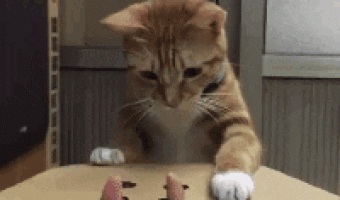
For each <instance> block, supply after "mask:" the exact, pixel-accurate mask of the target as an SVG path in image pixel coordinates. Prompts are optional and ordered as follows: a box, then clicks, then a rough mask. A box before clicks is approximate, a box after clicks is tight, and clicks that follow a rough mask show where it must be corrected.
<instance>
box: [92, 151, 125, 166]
mask: <svg viewBox="0 0 340 200" xmlns="http://www.w3.org/2000/svg"><path fill="white" fill-rule="evenodd" d="M90 161H91V163H95V164H103V165H112V164H114V165H119V164H122V163H124V162H125V156H124V154H123V152H122V151H120V150H119V149H110V148H103V147H100V148H95V149H94V150H93V151H92V153H91V156H90Z"/></svg>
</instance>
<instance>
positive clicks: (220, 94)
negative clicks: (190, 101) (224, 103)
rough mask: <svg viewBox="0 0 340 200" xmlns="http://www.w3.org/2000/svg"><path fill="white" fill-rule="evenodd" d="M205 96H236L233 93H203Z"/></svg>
mask: <svg viewBox="0 0 340 200" xmlns="http://www.w3.org/2000/svg"><path fill="white" fill-rule="evenodd" d="M203 95H207V96H208V95H210V96H228V95H234V94H232V93H203Z"/></svg>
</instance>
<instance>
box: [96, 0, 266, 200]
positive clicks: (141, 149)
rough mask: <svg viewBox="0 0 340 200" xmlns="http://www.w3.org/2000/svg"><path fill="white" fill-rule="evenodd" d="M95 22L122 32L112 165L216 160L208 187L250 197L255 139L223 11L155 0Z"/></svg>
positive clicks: (196, 2)
mask: <svg viewBox="0 0 340 200" xmlns="http://www.w3.org/2000/svg"><path fill="white" fill-rule="evenodd" d="M101 22H102V23H104V24H106V25H107V26H108V27H110V28H111V29H112V30H114V31H116V32H119V33H121V34H122V35H123V37H124V42H123V44H124V50H125V59H126V61H127V63H128V90H127V97H128V102H129V103H128V104H126V105H125V106H124V107H123V108H122V109H121V111H120V114H121V115H120V116H121V118H120V122H121V130H120V133H119V134H118V136H117V139H116V140H115V142H116V144H115V145H116V146H115V147H117V149H116V150H115V151H107V152H106V155H108V156H109V157H110V156H111V157H112V161H114V162H115V163H116V164H117V163H118V164H119V163H122V162H127V163H131V162H134V163H137V162H150V163H152V162H156V163H186V162H211V163H215V165H216V171H215V172H214V174H213V176H212V178H211V189H212V191H211V192H212V194H213V195H214V196H215V197H218V198H219V199H238V200H240V199H246V198H247V197H249V195H250V194H251V193H252V192H253V191H254V182H253V180H252V178H251V176H252V174H253V173H254V172H255V171H256V170H257V169H258V168H259V165H260V156H261V143H260V141H259V139H258V137H257V136H256V134H255V132H254V127H253V124H252V120H251V118H250V115H249V111H248V108H247V106H246V104H245V102H244V99H243V97H242V94H241V91H240V87H239V83H238V81H237V79H236V78H235V76H234V73H233V71H232V68H231V66H230V64H229V63H228V59H227V41H226V33H225V28H224V24H225V22H226V12H225V11H224V10H223V9H221V8H220V7H219V6H217V5H216V4H214V3H211V2H206V1H204V0H153V1H147V2H143V3H137V4H134V5H131V6H129V7H128V8H126V9H124V10H122V11H120V12H118V13H115V14H112V15H110V16H108V17H107V18H105V19H104V20H102V21H101ZM118 149H119V150H118ZM95 151H97V152H98V151H99V152H100V153H102V154H105V153H104V150H98V149H97V150H95ZM94 160H95V161H96V159H94ZM97 161H98V159H97Z"/></svg>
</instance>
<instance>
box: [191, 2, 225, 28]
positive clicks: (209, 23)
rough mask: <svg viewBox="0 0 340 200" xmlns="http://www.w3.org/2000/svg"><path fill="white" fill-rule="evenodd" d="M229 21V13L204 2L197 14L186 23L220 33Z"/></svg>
mask: <svg viewBox="0 0 340 200" xmlns="http://www.w3.org/2000/svg"><path fill="white" fill-rule="evenodd" d="M226 20H227V12H226V11H224V10H223V9H222V8H221V7H219V6H217V5H216V4H215V3H212V2H204V3H203V4H202V5H201V6H200V7H199V8H198V10H197V13H196V14H195V15H194V16H193V17H192V18H191V19H190V20H189V21H188V22H187V23H186V25H194V26H195V27H198V28H202V29H211V30H212V31H213V32H214V33H220V32H221V29H222V28H224V25H225V22H226Z"/></svg>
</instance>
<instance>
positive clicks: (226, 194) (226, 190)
mask: <svg viewBox="0 0 340 200" xmlns="http://www.w3.org/2000/svg"><path fill="white" fill-rule="evenodd" d="M211 187H212V191H213V194H214V196H215V197H218V199H219V200H245V199H247V198H248V197H249V196H250V194H251V193H253V192H254V189H255V183H254V181H253V179H252V178H251V175H249V174H246V173H243V172H227V173H217V174H215V176H214V177H213V179H212V185H211Z"/></svg>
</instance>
